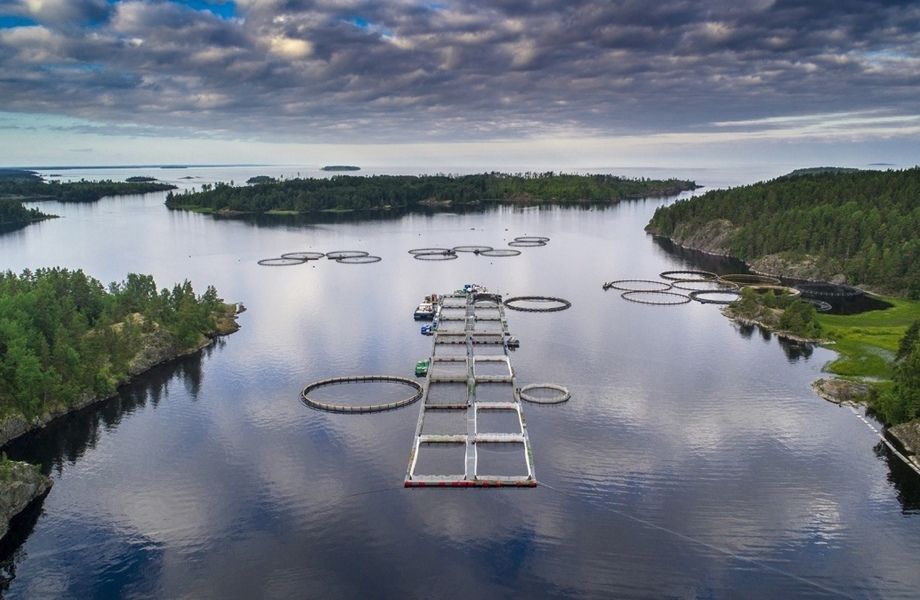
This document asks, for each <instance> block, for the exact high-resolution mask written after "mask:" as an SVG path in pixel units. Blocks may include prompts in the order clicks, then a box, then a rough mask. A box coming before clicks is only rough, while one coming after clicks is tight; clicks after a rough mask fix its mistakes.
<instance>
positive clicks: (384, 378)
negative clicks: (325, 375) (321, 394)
mask: <svg viewBox="0 0 920 600" xmlns="http://www.w3.org/2000/svg"><path fill="white" fill-rule="evenodd" d="M355 383H392V384H395V385H404V386H407V387H409V388H411V389H412V395H410V396H407V397H405V398H403V399H401V400H396V401H394V402H382V403H377V404H344V403H339V402H324V401H322V400H318V399H316V398H314V397H311V396H310V394H311V393H313V392H315V391H316V390H318V389H320V388H323V387H327V386H332V385H341V384H355ZM422 393H423V389H422V386H421V384H419V383H418V382H417V381H415V380H412V379H407V378H405V377H394V376H392V375H359V376H355V377H330V378H329V379H320V380H319V381H314V382H313V383H311V384H309V385H308V386H307V387H305V388H304V389H303V391H302V392H301V393H300V397H301V398H302V399H303V402H304V404H306V405H307V406H309V407H312V408H316V409H319V410H326V411H330V412H342V413H371V412H381V411H384V410H393V409H394V408H402V407H403V406H408V405H409V404H412V403H413V402H416V401H417V400H418V399H419V398H421V397H422Z"/></svg>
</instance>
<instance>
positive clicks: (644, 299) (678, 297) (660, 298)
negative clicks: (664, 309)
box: [620, 290, 690, 306]
mask: <svg viewBox="0 0 920 600" xmlns="http://www.w3.org/2000/svg"><path fill="white" fill-rule="evenodd" d="M620 297H621V298H623V299H624V300H629V301H630V302H636V303H638V304H654V305H656V306H676V305H678V304H687V303H689V302H690V296H687V295H684V294H678V293H677V292H653V291H646V290H639V291H632V292H623V293H622V294H620Z"/></svg>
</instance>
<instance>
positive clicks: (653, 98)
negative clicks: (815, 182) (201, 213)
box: [0, 0, 920, 168]
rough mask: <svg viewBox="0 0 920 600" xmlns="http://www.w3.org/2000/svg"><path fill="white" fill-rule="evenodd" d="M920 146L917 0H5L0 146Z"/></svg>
mask: <svg viewBox="0 0 920 600" xmlns="http://www.w3.org/2000/svg"><path fill="white" fill-rule="evenodd" d="M329 162H348V163H355V164H365V165H368V166H379V165H387V164H393V165H415V164H426V165H430V166H448V167H449V166H469V165H494V166H495V167H496V168H501V167H503V166H507V165H516V166H529V167H534V168H579V167H580V168H590V167H608V166H617V165H622V166H642V165H652V166H661V167H666V166H669V165H675V166H681V167H692V166H712V165H722V164H737V165H751V164H757V163H762V162H771V163H777V162H782V163H789V164H801V165H830V164H838V165H848V166H866V165H870V164H874V163H892V164H895V165H898V166H909V165H913V164H917V163H920V2H917V1H915V0H914V1H908V2H885V1H873V0H812V1H809V2H802V1H800V0H713V1H710V2H701V1H692V0H654V1H649V0H609V1H607V0H597V1H594V0H533V1H529V2H528V1H524V0H488V1H487V0H472V1H467V2H459V1H452V0H437V1H427V0H426V1H415V0H394V1H391V2H366V1H363V0H326V1H322V0H320V1H307V0H235V1H227V0H184V1H178V0H0V165H7V166H14V165H20V166H22V165H52V164H53V165H66V164H81V165H92V164H141V163H155V164H161V163H170V164H175V163H195V164H201V163H266V164H310V163H318V164H323V163H329Z"/></svg>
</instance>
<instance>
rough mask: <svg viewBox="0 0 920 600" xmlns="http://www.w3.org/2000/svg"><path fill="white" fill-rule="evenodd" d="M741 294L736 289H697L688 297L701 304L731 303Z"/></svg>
mask: <svg viewBox="0 0 920 600" xmlns="http://www.w3.org/2000/svg"><path fill="white" fill-rule="evenodd" d="M740 296H741V292H739V291H738V290H697V291H695V292H690V297H691V298H692V299H694V300H696V301H697V302H700V303H702V304H731V303H732V302H734V301H735V300H737V299H738V298H739V297H740Z"/></svg>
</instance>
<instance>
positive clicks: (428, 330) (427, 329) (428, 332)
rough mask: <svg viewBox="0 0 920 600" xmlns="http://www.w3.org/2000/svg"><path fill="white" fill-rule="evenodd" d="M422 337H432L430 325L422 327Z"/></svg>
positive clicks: (432, 331)
mask: <svg viewBox="0 0 920 600" xmlns="http://www.w3.org/2000/svg"><path fill="white" fill-rule="evenodd" d="M421 334H422V335H434V327H432V326H431V325H422V329H421Z"/></svg>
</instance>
